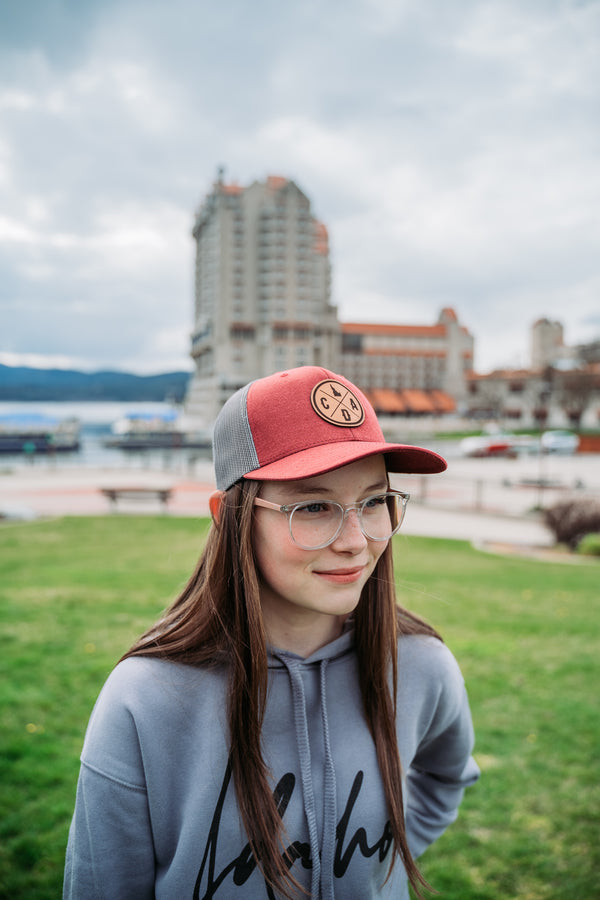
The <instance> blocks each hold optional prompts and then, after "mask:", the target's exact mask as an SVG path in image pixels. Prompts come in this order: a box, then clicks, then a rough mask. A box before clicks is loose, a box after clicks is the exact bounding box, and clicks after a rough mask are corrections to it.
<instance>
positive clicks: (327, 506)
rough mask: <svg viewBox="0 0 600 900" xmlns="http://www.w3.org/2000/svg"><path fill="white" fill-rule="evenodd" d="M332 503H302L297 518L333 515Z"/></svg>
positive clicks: (312, 501) (314, 501) (297, 508)
mask: <svg viewBox="0 0 600 900" xmlns="http://www.w3.org/2000/svg"><path fill="white" fill-rule="evenodd" d="M331 508H332V507H331V503H327V502H326V501H325V500H309V501H308V502H307V503H301V504H299V505H298V506H297V507H296V510H295V512H296V515H297V516H306V517H309V516H313V517H316V516H326V515H328V514H330V513H331Z"/></svg>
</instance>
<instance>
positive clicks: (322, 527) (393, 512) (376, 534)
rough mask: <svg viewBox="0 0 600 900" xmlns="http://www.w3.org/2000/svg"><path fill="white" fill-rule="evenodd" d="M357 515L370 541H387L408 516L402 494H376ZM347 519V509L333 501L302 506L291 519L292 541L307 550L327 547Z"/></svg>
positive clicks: (312, 502) (365, 501)
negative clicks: (405, 516)
mask: <svg viewBox="0 0 600 900" xmlns="http://www.w3.org/2000/svg"><path fill="white" fill-rule="evenodd" d="M357 515H358V519H359V522H360V526H361V528H362V531H363V534H364V535H365V536H366V537H367V538H371V539H372V540H376V541H385V540H387V539H388V538H390V537H391V536H392V534H394V532H395V531H396V530H397V528H398V526H399V523H400V522H401V520H402V517H403V515H404V503H403V502H402V497H401V496H399V495H398V494H376V495H375V496H373V497H368V498H367V499H366V500H364V501H363V502H362V503H361V504H360V506H358V508H357ZM344 516H345V512H344V507H343V506H341V504H339V503H336V502H334V501H331V500H326V501H322V500H315V501H311V502H308V503H302V504H300V505H298V506H296V507H295V508H294V510H293V512H292V514H291V516H290V530H291V534H292V538H293V540H294V541H295V542H296V544H298V545H299V546H301V547H305V548H307V549H316V548H318V547H321V546H326V545H327V544H328V543H330V542H331V541H332V540H334V539H335V537H336V536H337V532H338V531H339V530H340V528H341V525H342V523H343V520H344Z"/></svg>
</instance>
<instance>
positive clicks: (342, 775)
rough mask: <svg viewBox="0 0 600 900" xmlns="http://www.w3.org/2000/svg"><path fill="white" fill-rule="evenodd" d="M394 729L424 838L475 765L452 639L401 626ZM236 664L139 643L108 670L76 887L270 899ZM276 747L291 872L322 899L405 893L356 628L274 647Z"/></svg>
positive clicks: (83, 775) (90, 897)
mask: <svg viewBox="0 0 600 900" xmlns="http://www.w3.org/2000/svg"><path fill="white" fill-rule="evenodd" d="M398 663H399V665H398V675H399V690H398V716H397V733H398V742H399V748H400V757H401V761H402V768H403V772H404V777H405V810H406V822H407V832H408V840H409V846H410V849H411V852H412V853H413V855H414V856H419V855H420V854H421V853H422V852H423V851H424V850H425V849H426V847H427V846H429V844H431V843H432V842H433V841H434V840H435V839H436V838H437V837H438V836H439V835H440V834H441V833H442V832H443V831H444V829H445V828H446V827H447V826H448V825H449V824H450V823H451V822H452V821H454V819H455V818H456V815H457V810H458V806H459V804H460V802H461V799H462V795H463V791H464V788H465V787H466V786H468V785H470V784H473V783H474V782H475V781H476V780H477V777H478V769H477V766H476V764H475V762H474V761H473V759H472V757H471V751H472V747H473V729H472V725H471V717H470V713H469V706H468V701H467V697H466V693H465V689H464V684H463V679H462V676H461V674H460V671H459V669H458V666H457V664H456V661H455V660H454V657H453V656H452V654H451V653H450V651H449V650H448V649H447V647H446V646H445V645H444V644H442V643H441V642H440V641H437V640H435V639H434V638H429V637H424V636H419V637H404V638H401V639H400V641H399V650H398ZM227 690H228V684H227V676H226V673H225V672H223V671H207V670H206V669H197V668H193V667H190V666H185V665H180V664H176V663H172V662H164V661H158V660H155V659H145V658H135V659H128V660H125V661H124V662H122V663H120V664H119V665H118V666H117V667H116V668H115V670H114V671H113V672H112V674H111V675H110V676H109V678H108V680H107V682H106V684H105V686H104V688H103V690H102V692H101V694H100V697H99V698H98V701H97V703H96V706H95V708H94V711H93V713H92V716H91V719H90V723H89V727H88V731H87V734H86V738H85V744H84V747H83V752H82V756H81V762H82V765H81V772H80V776H79V784H78V788H77V801H76V806H75V813H74V816H73V821H72V824H71V831H70V834H69V844H68V848H67V859H66V869H65V883H64V897H65V898H78V900H83V898H85V900H96V898H98V900H99V898H106V900H121V898H128V900H145V898H154V897H156V898H158V900H212V898H214V900H269V898H271V900H273V898H274V897H275V896H276V895H275V894H274V893H273V891H272V890H271V889H270V888H268V887H267V885H266V884H265V881H264V878H263V877H262V875H261V873H260V870H259V868H258V867H257V865H256V862H255V860H254V858H253V857H252V855H251V853H250V851H249V848H248V842H247V838H246V836H245V834H244V831H243V829H242V826H241V824H240V818H239V814H238V810H237V805H236V800H235V792H234V788H233V783H232V781H231V778H230V770H229V767H228V728H227ZM263 747H264V754H265V760H266V762H267V764H268V766H269V769H270V771H271V773H272V783H273V790H274V792H275V794H276V797H277V802H278V808H279V810H280V813H281V815H282V818H283V824H284V826H285V832H286V845H287V846H289V847H290V848H291V853H292V855H293V856H294V858H295V860H296V861H295V863H294V866H293V874H294V876H295V877H296V878H297V880H298V881H300V883H301V884H302V885H303V886H304V887H305V888H306V890H307V891H309V892H310V896H311V897H312V898H314V900H317V898H324V900H333V898H338V900H339V898H341V900H368V898H375V897H380V898H389V900H392V898H393V900H404V898H406V900H408V896H409V895H408V888H407V881H406V875H405V872H404V869H403V867H402V865H401V864H400V862H397V863H396V866H395V868H394V871H393V875H392V877H391V878H390V879H389V880H388V881H387V883H385V884H384V882H385V879H386V876H387V873H388V869H389V864H390V860H391V853H392V846H391V837H390V830H389V824H388V820H387V814H386V804H385V797H384V791H383V784H382V781H381V777H380V774H379V768H378V764H377V758H376V753H375V747H374V744H373V741H372V738H371V735H370V733H369V730H368V727H367V725H366V721H365V717H364V713H363V710H362V700H361V697H360V690H359V684H358V667H357V660H356V655H355V653H354V648H353V633H352V631H351V630H350V631H347V632H346V633H344V634H343V635H342V636H341V637H340V638H338V639H337V640H336V641H333V642H332V643H330V644H328V645H327V646H326V647H323V648H321V649H320V650H318V651H317V652H316V653H314V654H313V655H312V656H310V657H308V658H307V659H303V658H301V657H299V656H296V655H295V654H293V653H288V652H285V651H281V650H276V649H272V650H271V653H270V657H269V692H268V701H267V709H266V715H265V721H264V725H263Z"/></svg>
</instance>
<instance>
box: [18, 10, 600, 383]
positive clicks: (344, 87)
mask: <svg viewBox="0 0 600 900" xmlns="http://www.w3.org/2000/svg"><path fill="white" fill-rule="evenodd" d="M219 166H223V167H224V169H225V179H226V181H236V182H238V183H240V184H242V185H246V184H250V183H251V182H252V181H254V180H263V179H264V178H265V177H266V176H267V175H270V174H275V175H283V176H286V177H288V178H290V179H292V180H293V181H294V182H295V183H296V184H297V185H298V186H299V187H300V188H301V189H302V190H303V191H304V192H305V193H306V194H307V196H308V197H309V199H310V201H311V204H312V210H313V214H314V215H315V216H316V217H317V218H318V219H319V220H321V221H323V222H324V223H325V224H326V226H327V228H328V230H329V236H330V247H331V263H332V279H333V280H332V302H333V303H335V304H336V305H337V307H338V316H339V319H340V320H341V321H355V322H356V321H359V322H360V321H363V322H390V323H394V324H412V323H415V324H425V325H428V324H434V323H435V321H436V320H437V317H438V315H439V312H440V310H441V309H442V308H443V307H446V306H451V307H453V308H454V309H455V311H456V313H457V315H458V318H459V320H460V322H461V323H462V324H463V325H464V326H465V327H467V328H468V329H469V331H470V332H471V334H473V336H474V338H475V369H476V370H477V371H479V372H487V371H490V370H492V369H493V368H496V367H519V366H524V365H528V364H529V362H530V355H529V345H530V329H531V325H532V324H533V322H534V321H535V320H537V319H538V318H541V317H547V318H550V319H552V320H557V321H560V322H561V323H562V324H563V326H564V330H565V341H566V343H567V344H577V343H580V342H585V341H590V340H593V339H595V338H598V337H600V0H287V2H282V0H253V2H251V3H250V2H247V0H36V2H35V3H3V4H2V5H1V6H0V363H4V364H7V365H35V366H42V367H48V366H54V367H59V368H61V367H62V368H64V367H71V368H81V369H85V370H88V371H92V370H97V369H104V368H111V369H123V370H128V371H135V372H140V373H151V372H164V371H172V370H180V369H190V368H191V367H192V363H191V359H190V356H189V348H190V334H191V330H192V327H193V302H194V301H193V266H194V242H193V238H192V235H191V229H192V227H193V221H194V213H195V210H196V209H197V208H198V206H199V205H200V203H201V201H202V199H203V198H204V197H205V196H206V194H207V193H208V192H210V190H211V189H212V185H213V183H214V181H215V179H216V173H217V169H218V167H219Z"/></svg>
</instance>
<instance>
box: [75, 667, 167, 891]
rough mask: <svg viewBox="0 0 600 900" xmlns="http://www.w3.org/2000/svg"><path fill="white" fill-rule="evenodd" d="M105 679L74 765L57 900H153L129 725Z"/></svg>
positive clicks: (141, 780)
mask: <svg viewBox="0 0 600 900" xmlns="http://www.w3.org/2000/svg"><path fill="white" fill-rule="evenodd" d="M122 687H123V686H122V685H121V684H120V683H119V673H118V672H117V674H116V675H115V674H114V673H113V674H112V675H111V676H110V678H109V680H108V682H107V684H106V685H105V687H104V689H103V691H102V693H101V695H100V697H99V699H98V702H97V703H96V706H95V708H94V711H93V713H92V716H91V718H90V723H89V726H88V730H87V734H86V739H85V743H84V748H83V752H82V757H81V769H80V773H79V781H78V785H77V796H76V801H75V812H74V815H73V819H72V822H71V828H70V831H69V840H68V844H67V853H66V860H65V877H64V886H63V898H64V900H109V898H110V900H125V898H131V897H135V898H136V900H146V898H148V900H150V898H154V882H155V871H154V847H153V841H152V832H151V826H150V815H149V807H148V797H147V791H146V785H145V777H144V770H143V764H142V757H141V751H140V746H139V740H138V735H137V730H136V726H135V721H134V719H133V717H132V715H131V714H130V712H129V710H128V708H127V704H126V702H125V701H124V699H123V696H122Z"/></svg>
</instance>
